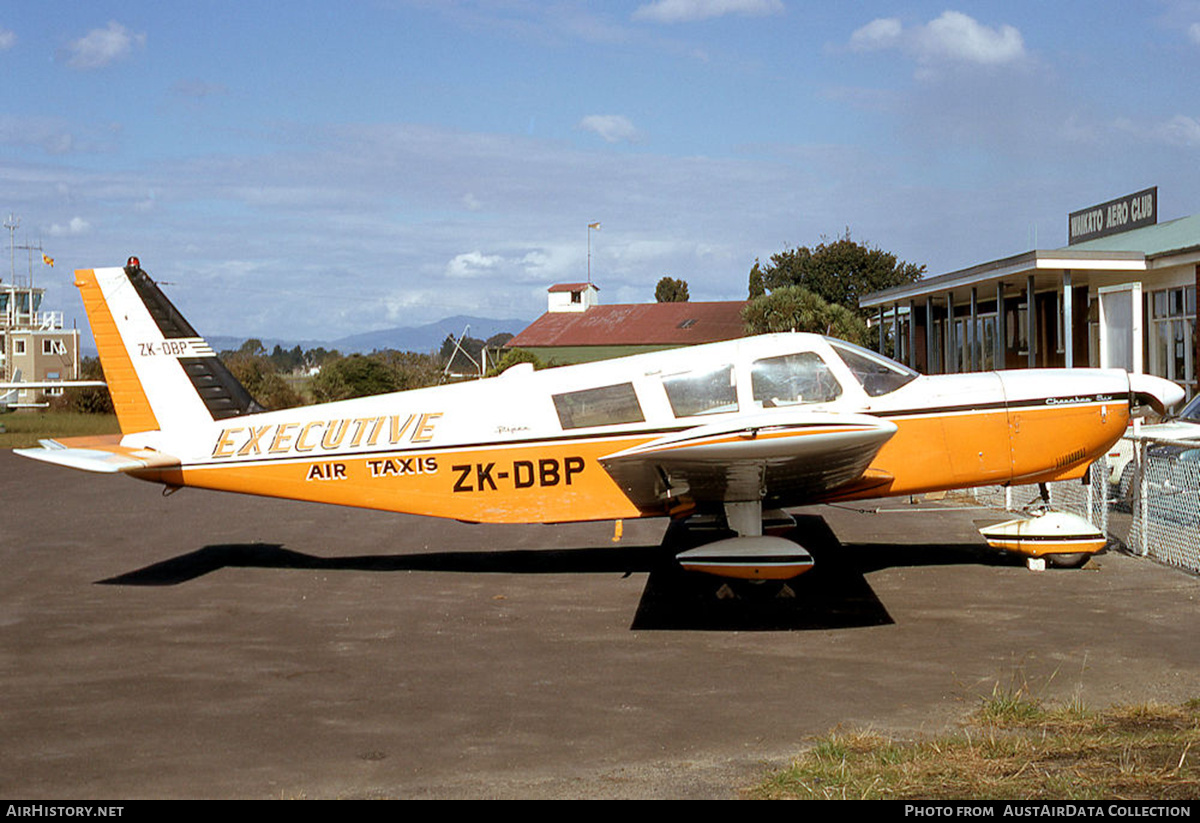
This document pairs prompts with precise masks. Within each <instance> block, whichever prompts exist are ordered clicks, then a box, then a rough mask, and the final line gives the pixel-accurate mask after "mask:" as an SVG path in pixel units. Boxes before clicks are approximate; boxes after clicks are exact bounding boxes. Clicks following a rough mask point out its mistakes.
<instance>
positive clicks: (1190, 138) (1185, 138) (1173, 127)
mask: <svg viewBox="0 0 1200 823" xmlns="http://www.w3.org/2000/svg"><path fill="white" fill-rule="evenodd" d="M1115 125H1116V128H1117V129H1118V130H1120V131H1123V132H1125V133H1127V134H1131V135H1133V136H1134V137H1136V138H1137V139H1139V140H1143V141H1149V142H1153V143H1163V144H1166V145H1168V146H1200V120H1197V119H1196V118H1194V117H1188V116H1187V115H1184V114H1177V115H1175V116H1174V117H1172V118H1171V119H1170V120H1164V121H1162V122H1158V123H1148V124H1144V123H1140V122H1135V121H1133V120H1129V119H1127V118H1121V119H1119V120H1117V121H1116V124H1115Z"/></svg>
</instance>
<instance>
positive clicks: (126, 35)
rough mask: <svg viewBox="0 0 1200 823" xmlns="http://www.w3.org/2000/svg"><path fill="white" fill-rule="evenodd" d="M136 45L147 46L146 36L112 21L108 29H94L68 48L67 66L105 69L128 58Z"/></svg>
mask: <svg viewBox="0 0 1200 823" xmlns="http://www.w3.org/2000/svg"><path fill="white" fill-rule="evenodd" d="M135 45H136V46H139V47H140V46H144V45H146V35H145V34H133V33H131V32H130V31H129V30H128V29H126V28H125V27H124V26H122V25H121V24H120V23H118V22H116V21H112V22H110V23H109V24H108V27H107V28H103V29H92V30H91V31H89V32H88V33H87V34H85V35H84V36H83V37H81V38H79V39H78V40H76V41H74V42H72V43H71V44H70V45H69V46H67V54H68V57H67V65H68V66H71V67H72V68H76V69H99V68H103V67H104V66H107V65H109V64H110V63H113V62H115V61H117V60H122V59H124V58H126V57H128V56H129V53H130V52H131V51H133V47H134V46H135Z"/></svg>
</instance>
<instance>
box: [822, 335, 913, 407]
mask: <svg viewBox="0 0 1200 823" xmlns="http://www.w3.org/2000/svg"><path fill="white" fill-rule="evenodd" d="M825 339H826V340H828V341H829V345H830V346H832V347H833V350H834V351H835V352H837V355H838V357H840V358H842V362H843V363H845V364H846V366H847V367H848V368H849V369H850V371H851V372H853V373H854V377H855V379H856V380H858V382H859V383H862V387H863V390H864V391H866V393H867V394H868V395H869V396H871V397H879V396H880V395H882V394H888V393H889V392H894V391H895V390H896V389H898V388H900V387H901V386H906V385H908V384H909V383H911V382H912V381H914V380H916V379H917V377H918V375H917V373H916V372H915V371H913V370H912V369H910V368H908V366H902V365H900V364H899V363H897V362H896V361H895V360H891V359H889V358H887V357H884V356H883V355H881V354H876V353H875V352H873V351H868V350H867V349H864V348H862V347H861V346H856V345H854V344H853V343H847V342H846V341H845V340H834V339H833V338H831V337H827V338H825Z"/></svg>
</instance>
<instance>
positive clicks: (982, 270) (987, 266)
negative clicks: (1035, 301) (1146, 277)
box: [859, 248, 1149, 308]
mask: <svg viewBox="0 0 1200 823" xmlns="http://www.w3.org/2000/svg"><path fill="white" fill-rule="evenodd" d="M1148 267H1149V266H1148V263H1147V258H1146V255H1145V254H1144V253H1143V252H1140V251H1092V250H1083V249H1071V248H1065V249H1035V250H1033V251H1027V252H1025V253H1023V254H1017V255H1013V256H1012V257H1004V258H1001V259H999V260H992V261H990V262H988V263H980V264H979V265H977V266H972V267H970V268H968V269H960V270H959V271H953V272H949V273H947V274H939V275H937V276H935V277H926V278H923V279H921V280H918V281H917V282H915V283H907V284H905V285H903V286H893V287H892V288H890V289H883V290H882V291H877V292H872V293H871V294H868V295H866V296H865V297H863V298H862V299H861V300H859V305H860V306H861V307H862V308H877V307H880V306H890V305H893V304H895V303H907V302H908V301H910V300H914V301H915V300H918V299H920V300H924V299H925V298H926V297H931V296H933V295H938V294H945V293H946V292H954V291H955V290H957V289H969V288H972V287H979V286H982V285H987V284H993V285H994V284H996V283H998V282H1002V281H1004V280H1007V279H1010V278H1018V277H1019V278H1027V277H1029V276H1033V277H1034V278H1035V280H1036V278H1037V277H1038V275H1039V274H1042V273H1045V274H1051V273H1055V274H1057V273H1059V272H1063V271H1089V272H1122V271H1126V272H1143V271H1146V270H1147V268H1148ZM1054 279H1055V280H1057V278H1054Z"/></svg>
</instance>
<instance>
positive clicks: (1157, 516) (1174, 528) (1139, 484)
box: [1113, 435, 1200, 574]
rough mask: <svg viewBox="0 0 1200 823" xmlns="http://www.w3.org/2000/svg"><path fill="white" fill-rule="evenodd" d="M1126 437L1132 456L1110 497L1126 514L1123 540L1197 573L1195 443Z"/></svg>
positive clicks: (1199, 503) (1199, 531) (1198, 452)
mask: <svg viewBox="0 0 1200 823" xmlns="http://www.w3.org/2000/svg"><path fill="white" fill-rule="evenodd" d="M1126 439H1127V440H1130V441H1132V443H1133V457H1132V459H1131V460H1130V461H1129V463H1128V465H1126V466H1125V467H1124V468H1123V469H1122V471H1121V478H1120V482H1119V483H1118V485H1117V490H1116V494H1115V497H1114V500H1113V507H1114V508H1115V509H1116V510H1118V511H1128V513H1129V515H1130V526H1129V536H1128V539H1127V540H1126V541H1125V544H1126V545H1127V546H1128V547H1129V549H1130V551H1132V552H1134V553H1135V554H1140V555H1144V556H1146V557H1152V558H1154V559H1155V560H1158V561H1159V562H1161V563H1167V564H1169V565H1172V566H1177V567H1179V568H1182V569H1186V570H1188V571H1190V572H1193V573H1195V574H1200V443H1197V442H1195V441H1192V442H1186V441H1184V442H1180V441H1170V440H1160V439H1157V438H1154V437H1144V436H1133V435H1131V436H1129V437H1128V438H1126Z"/></svg>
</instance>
